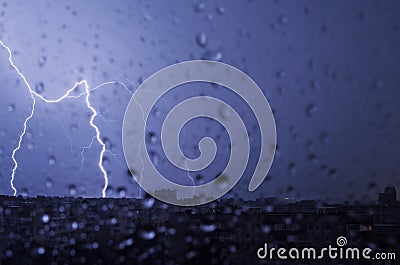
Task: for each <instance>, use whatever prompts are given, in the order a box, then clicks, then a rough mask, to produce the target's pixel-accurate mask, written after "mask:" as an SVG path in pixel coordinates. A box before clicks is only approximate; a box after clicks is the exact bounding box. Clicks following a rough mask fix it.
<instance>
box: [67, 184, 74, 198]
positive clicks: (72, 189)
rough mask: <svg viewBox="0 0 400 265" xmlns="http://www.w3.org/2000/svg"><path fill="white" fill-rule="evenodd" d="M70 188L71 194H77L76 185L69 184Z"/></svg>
mask: <svg viewBox="0 0 400 265" xmlns="http://www.w3.org/2000/svg"><path fill="white" fill-rule="evenodd" d="M68 190H69V194H70V195H71V196H75V195H76V186H75V185H69V187H68Z"/></svg>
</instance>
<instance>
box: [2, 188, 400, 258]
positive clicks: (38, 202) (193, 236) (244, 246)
mask: <svg viewBox="0 0 400 265" xmlns="http://www.w3.org/2000/svg"><path fill="white" fill-rule="evenodd" d="M384 194H387V195H385V196H387V197H385V200H384V202H385V203H381V201H380V203H377V202H368V203H365V204H362V203H347V204H326V203H323V202H318V201H313V200H304V201H298V202H293V203H286V202H281V201H279V200H277V199H275V198H262V199H258V200H255V201H243V200H241V199H235V198H233V199H222V200H219V201H215V202H212V203H209V204H206V205H202V206H196V207H178V206H171V205H167V204H165V203H162V202H160V201H157V200H155V199H153V198H147V199H143V200H136V199H128V198H119V199H117V198H104V199H103V198H71V197H67V198H59V197H43V196H38V197H36V198H27V197H21V196H19V197H9V196H0V242H1V243H0V264H99V265H106V264H107V265H108V264H152V265H153V264H162V265H164V264H171V265H172V264H174V265H175V264H191V265H194V264H399V262H398V260H390V261H387V260H386V261H379V262H378V261H373V262H369V263H365V261H363V260H330V259H324V260H317V261H316V260H301V261H293V260H289V261H283V260H278V259H274V260H268V261H265V260H260V259H258V258H257V256H256V251H257V249H258V248H260V247H262V246H263V245H264V243H268V245H269V246H270V247H276V248H278V247H287V248H291V247H297V248H302V247H310V246H312V247H315V248H317V249H318V248H322V247H327V245H329V244H332V245H336V239H337V238H338V237H339V236H345V237H346V238H347V241H348V244H347V246H349V247H360V248H362V247H370V248H372V249H373V250H374V251H381V252H393V253H396V254H397V255H400V252H399V251H400V227H399V226H400V205H399V204H398V203H392V202H393V194H395V190H394V192H393V189H391V188H386V189H385V192H384ZM379 197H380V199H381V196H379ZM386 202H390V203H386Z"/></svg>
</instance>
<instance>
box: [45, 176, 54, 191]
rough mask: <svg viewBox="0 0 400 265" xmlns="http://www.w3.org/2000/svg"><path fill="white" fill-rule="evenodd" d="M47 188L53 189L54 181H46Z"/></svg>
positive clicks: (48, 179)
mask: <svg viewBox="0 0 400 265" xmlns="http://www.w3.org/2000/svg"><path fill="white" fill-rule="evenodd" d="M46 187H47V188H49V189H50V188H52V187H53V180H52V179H51V178H47V179H46Z"/></svg>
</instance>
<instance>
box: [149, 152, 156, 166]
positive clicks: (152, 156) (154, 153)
mask: <svg viewBox="0 0 400 265" xmlns="http://www.w3.org/2000/svg"><path fill="white" fill-rule="evenodd" d="M149 156H150V160H151V162H152V163H153V165H155V166H157V165H158V154H157V153H156V152H154V151H150V152H149Z"/></svg>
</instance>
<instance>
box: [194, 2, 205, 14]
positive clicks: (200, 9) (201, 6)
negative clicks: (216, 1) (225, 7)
mask: <svg viewBox="0 0 400 265" xmlns="http://www.w3.org/2000/svg"><path fill="white" fill-rule="evenodd" d="M205 8H206V4H204V3H198V4H197V5H195V7H194V10H195V11H196V12H203V11H204V9H205Z"/></svg>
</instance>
